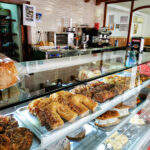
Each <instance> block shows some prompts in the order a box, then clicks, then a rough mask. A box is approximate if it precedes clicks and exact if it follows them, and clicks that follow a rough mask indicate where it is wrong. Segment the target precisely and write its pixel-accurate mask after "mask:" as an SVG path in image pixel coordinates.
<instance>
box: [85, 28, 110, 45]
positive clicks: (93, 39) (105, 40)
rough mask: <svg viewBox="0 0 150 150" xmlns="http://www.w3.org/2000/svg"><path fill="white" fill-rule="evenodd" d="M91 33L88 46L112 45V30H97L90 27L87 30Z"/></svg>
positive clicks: (88, 33)
mask: <svg viewBox="0 0 150 150" xmlns="http://www.w3.org/2000/svg"><path fill="white" fill-rule="evenodd" d="M86 34H87V35H89V41H88V43H87V44H88V47H104V46H110V45H111V44H110V35H111V34H112V33H111V31H108V30H107V29H105V30H104V29H100V30H97V29H95V28H92V29H88V30H87V32H86Z"/></svg>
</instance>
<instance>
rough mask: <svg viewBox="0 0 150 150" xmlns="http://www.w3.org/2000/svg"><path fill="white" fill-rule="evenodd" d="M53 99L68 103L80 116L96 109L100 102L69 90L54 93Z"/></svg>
mask: <svg viewBox="0 0 150 150" xmlns="http://www.w3.org/2000/svg"><path fill="white" fill-rule="evenodd" d="M50 98H51V99H53V100H55V101H58V102H59V103H62V104H64V105H68V106H69V107H70V108H71V109H72V110H73V111H74V112H76V113H77V114H78V115H80V116H85V115H86V114H88V113H89V109H90V110H91V111H95V109H96V107H97V106H98V104H97V103H96V102H95V101H93V100H92V99H91V98H88V97H86V96H84V95H80V94H72V93H70V92H67V91H61V92H58V93H55V94H54V95H53V94H52V95H51V96H50Z"/></svg>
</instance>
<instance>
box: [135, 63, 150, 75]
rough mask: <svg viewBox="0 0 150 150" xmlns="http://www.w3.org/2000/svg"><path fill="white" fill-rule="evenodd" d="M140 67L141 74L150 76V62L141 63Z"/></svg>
mask: <svg viewBox="0 0 150 150" xmlns="http://www.w3.org/2000/svg"><path fill="white" fill-rule="evenodd" d="M138 69H139V70H140V74H144V75H147V76H150V63H147V64H143V65H140V66H139V67H138Z"/></svg>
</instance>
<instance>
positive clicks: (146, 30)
mask: <svg viewBox="0 0 150 150" xmlns="http://www.w3.org/2000/svg"><path fill="white" fill-rule="evenodd" d="M134 16H142V17H143V18H144V22H143V23H138V32H137V34H133V30H134V24H135V23H134V22H133V23H132V28H131V37H132V36H143V37H150V15H148V14H145V13H138V12H135V13H134Z"/></svg>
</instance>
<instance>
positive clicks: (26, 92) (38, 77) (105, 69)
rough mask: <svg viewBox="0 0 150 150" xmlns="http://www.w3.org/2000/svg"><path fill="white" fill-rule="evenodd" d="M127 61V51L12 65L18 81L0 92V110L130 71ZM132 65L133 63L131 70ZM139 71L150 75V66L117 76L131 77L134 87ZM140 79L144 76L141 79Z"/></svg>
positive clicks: (146, 55) (144, 60)
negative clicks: (123, 71)
mask: <svg viewBox="0 0 150 150" xmlns="http://www.w3.org/2000/svg"><path fill="white" fill-rule="evenodd" d="M148 54H149V53H143V54H141V56H140V57H141V61H140V62H139V64H142V63H145V62H148V61H149V57H150V56H149V55H148ZM110 56H111V57H110ZM131 59H132V58H131ZM126 61H127V59H126V52H125V51H116V52H104V53H96V54H88V55H84V56H74V57H65V58H59V59H50V60H43V61H31V62H22V63H15V65H16V67H17V71H18V74H19V80H18V81H17V82H16V83H15V85H14V86H12V87H10V88H7V89H3V90H1V91H0V99H1V101H0V107H1V108H2V107H4V106H8V105H10V104H14V103H22V102H24V101H29V100H31V99H34V98H37V97H40V96H45V95H48V94H50V93H53V92H55V91H56V90H64V89H68V90H69V88H72V87H74V86H77V85H79V84H87V82H88V81H91V80H93V79H96V78H97V79H98V78H101V77H103V76H108V75H110V74H113V73H116V72H120V71H122V70H126V69H128V68H129V67H126ZM134 65H135V64H132V65H131V67H133V66H134ZM146 70H147V71H146ZM139 71H140V72H141V74H145V75H146V76H149V63H147V64H143V65H141V66H139V67H138V68H137V67H133V69H131V70H130V71H126V73H125V74H124V73H121V72H120V76H125V77H127V76H128V77H130V79H131V81H132V82H131V81H130V82H131V83H132V86H133V87H134V82H135V80H136V82H139V83H138V84H140V81H138V80H139V79H138V78H135V75H136V74H139ZM131 76H132V77H131ZM139 78H140V77H139ZM142 78H144V77H143V76H142ZM145 78H147V77H145ZM130 79H128V80H130ZM110 80H111V79H110ZM105 82H107V81H105ZM128 82H129V81H128ZM136 84H137V83H136Z"/></svg>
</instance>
